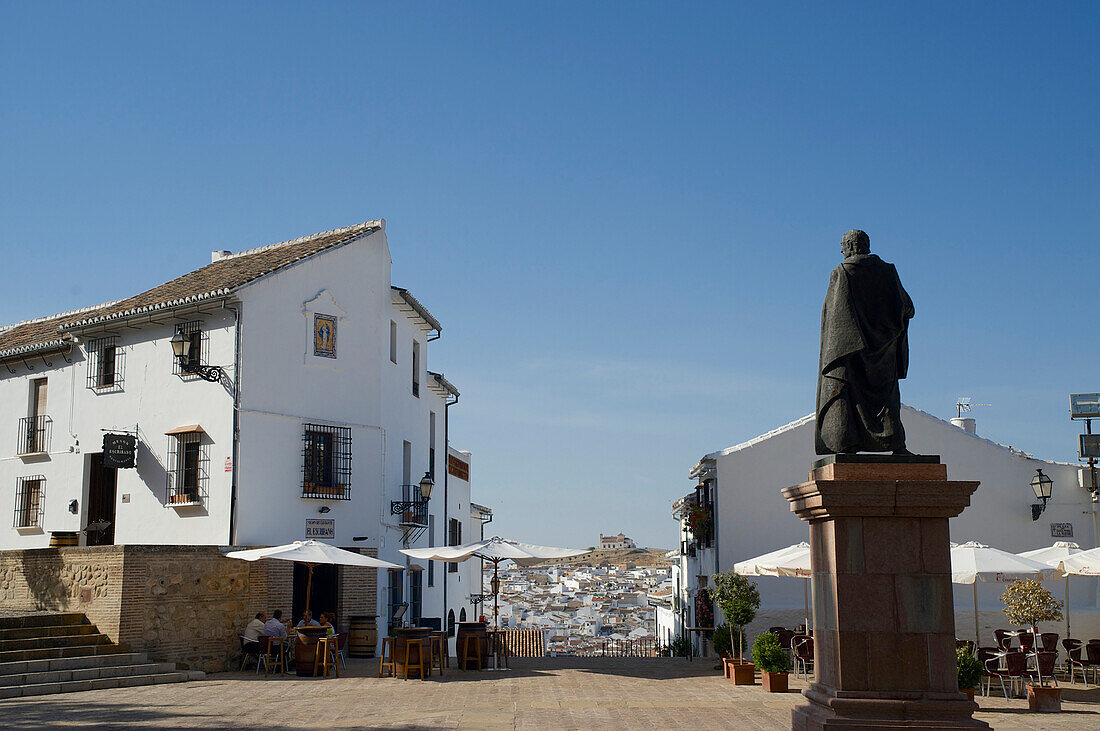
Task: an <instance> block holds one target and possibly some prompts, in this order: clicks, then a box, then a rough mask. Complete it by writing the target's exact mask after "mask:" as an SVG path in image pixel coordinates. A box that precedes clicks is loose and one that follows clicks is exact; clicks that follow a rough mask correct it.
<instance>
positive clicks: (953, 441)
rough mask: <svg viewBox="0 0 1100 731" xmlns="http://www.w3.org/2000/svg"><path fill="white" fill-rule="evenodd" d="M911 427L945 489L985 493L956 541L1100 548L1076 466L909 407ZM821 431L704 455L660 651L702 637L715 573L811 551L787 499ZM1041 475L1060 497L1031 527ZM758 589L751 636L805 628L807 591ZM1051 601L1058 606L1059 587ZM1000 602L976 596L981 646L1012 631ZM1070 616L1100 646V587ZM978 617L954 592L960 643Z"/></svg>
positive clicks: (685, 500) (796, 586)
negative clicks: (972, 486)
mask: <svg viewBox="0 0 1100 731" xmlns="http://www.w3.org/2000/svg"><path fill="white" fill-rule="evenodd" d="M903 418H904V422H905V431H906V436H907V442H908V447H909V449H910V450H911V451H913V452H916V453H918V454H937V455H940V456H941V459H942V461H943V463H944V464H946V465H947V473H948V479H951V480H979V481H980V482H981V485H980V486H979V487H978V489H977V491H976V492H975V493H974V495H973V497H972V498H971V504H970V507H969V508H967V509H966V510H964V511H963V512H962V514H961V515H960V516H959V517H957V518H953V519H952V520H951V522H950V528H951V540H952V541H955V542H958V543H963V542H965V541H971V540H977V541H980V542H982V543H985V544H987V545H990V546H993V547H995V548H1000V549H1002V550H1005V551H1010V552H1013V553H1018V552H1021V551H1026V550H1030V549H1033V548H1040V547H1043V546H1049V545H1051V544H1052V543H1054V542H1055V541H1057V540H1071V541H1075V542H1077V543H1078V544H1079V545H1080V546H1081V547H1082V548H1092V547H1094V546H1096V545H1097V505H1096V503H1095V502H1094V501H1093V499H1092V495H1091V493H1090V492H1089V490H1087V489H1083V488H1082V487H1081V486H1080V484H1081V483H1080V474H1079V473H1080V467H1079V466H1078V465H1076V464H1067V463H1061V462H1051V461H1047V460H1042V459H1036V458H1034V457H1032V456H1031V455H1029V454H1026V453H1024V452H1022V451H1020V450H1019V449H1016V448H1013V447H1008V446H1004V445H1001V444H997V443H996V442H992V441H990V440H988V439H983V438H982V437H980V436H978V435H977V434H976V433H974V431H975V430H974V421H973V420H972V419H969V418H966V419H955V420H952V421H946V420H943V419H939V418H937V417H935V416H932V415H931V414H929V413H926V412H924V411H920V410H918V409H914V408H911V407H908V406H903ZM953 422H955V423H953ZM813 430H814V417H813V415H812V414H811V415H809V416H806V417H803V418H802V419H799V420H797V421H794V422H791V423H790V424H787V425H785V426H782V427H780V428H778V429H775V430H774V431H771V432H768V433H767V434H764V435H762V436H759V437H756V438H755V439H752V440H749V441H747V442H744V443H743V444H738V445H736V446H733V447H729V448H728V449H723V450H721V451H718V452H713V453H711V454H707V455H706V456H704V457H703V458H702V459H701V460H700V461H699V462H698V464H696V465H695V467H693V468H692V470H691V472H690V476H691V478H692V479H694V480H696V482H697V484H696V487H695V489H694V490H693V491H692V492H691V493H688V494H687V495H685V496H684V497H682V498H680V499H678V500H676V501H675V502H674V504H673V517H674V518H675V519H676V521H677V525H678V530H679V539H680V541H679V545H680V548H679V550H678V551H677V552H675V553H674V554H672V555H671V556H670V561H671V562H672V563H673V583H674V587H675V593H674V596H675V597H676V598H675V599H674V600H673V601H672V602H671V604H672V605H673V606H669V607H663V608H660V609H659V610H658V613H657V614H658V635H659V636H660V637H661V638H662V641H667V640H666V638H667V637H669V636H673V637H675V636H678V635H680V634H681V633H682V632H683V631H684V628H686V627H692V626H695V621H696V619H695V607H694V604H695V597H696V596H697V594H698V590H699V588H700V587H701V586H706V584H707V581H708V578H709V577H710V576H711V575H712V574H713V573H714V572H716V571H726V570H729V569H731V568H732V567H733V565H734V564H735V563H737V562H738V561H743V560H745V559H749V558H752V557H753V556H758V555H760V554H763V553H766V552H768V551H772V550H775V549H778V548H783V547H786V546H789V545H792V544H795V543H798V542H800V541H806V540H808V537H809V530H808V527H807V525H806V523H804V522H803V521H801V520H800V519H799V518H798V517H797V516H795V515H794V514H792V513H791V512H790V506H789V504H788V503H787V500H786V499H785V498H784V497H783V495H782V494H781V492H780V491H781V490H782V488H784V487H788V486H791V485H796V484H798V483H801V482H805V481H806V479H807V473H808V472H809V468H810V464H811V462H812V461H813V460H814V459H816V458H817V457H816V455H814V439H813ZM1037 469H1042V471H1043V473H1044V474H1046V475H1049V476H1050V478H1051V479H1052V480H1053V481H1054V488H1053V495H1052V498H1051V500H1050V501H1049V503H1048V504H1047V506H1046V510H1045V511H1044V512H1043V513H1042V515H1041V516H1040V517H1039V519H1038V520H1032V508H1031V506H1032V504H1034V503H1036V499H1035V495H1034V493H1033V492H1032V489H1031V487H1030V483H1031V479H1032V478H1033V477H1035V475H1036V470H1037ZM708 513H709V514H710V516H711V518H710V519H709V520H708V519H707V517H706V516H707V514H708ZM700 516H701V517H700ZM691 520H696V521H699V523H698V524H699V525H700V526H701V528H702V529H701V530H700V532H699V534H698V535H697V534H695V533H693V532H692V531H691V530H690V529H689V526H688V523H689V521H691ZM708 523H709V526H708ZM753 581H755V582H756V584H757V586H758V588H759V590H760V595H761V600H762V603H761V609H760V612H759V613H758V615H757V619H756V621H755V622H754V623H753V626H752V628H751V632H750V635H752V634H756V633H757V632H759V631H763V630H764V629H766V628H767V627H769V626H772V625H784V626H788V627H794V626H797V625H799V624H802V621H803V619H802V618H803V616H804V614H805V611H804V602H805V594H804V581H803V580H801V579H793V578H770V577H760V578H754V579H753ZM1051 590H1052V591H1054V592H1055V595H1056V596H1058V597H1059V598H1061V597H1062V593H1061V592H1062V590H1063V587H1062V582H1061V581H1059V582H1058V585H1057V586H1053V585H1052V586H1051ZM1003 591H1004V586H1003V585H1000V584H995V583H989V584H980V585H979V587H978V593H979V619H980V622H981V632H982V637H983V642H988V643H991V641H992V630H993V629H994V628H996V627H1004V626H1007V620H1006V619H1005V617H1004V615H1003V614H1002V613H1001V612H1000V609H1001V608H1002V606H1003V605H1002V604H1001V603H1000V601H999V597H1000V594H1001V593H1002V592H1003ZM1070 605H1071V612H1072V620H1073V627H1074V628H1076V629H1074V631H1073V634H1074V636H1077V637H1086V638H1087V637H1094V636H1096V635H1097V634H1100V612H1097V607H1098V604H1097V581H1096V580H1095V579H1083V578H1077V579H1074V580H1073V581H1072V582H1071V597H1070ZM972 607H973V593H972V589H971V587H970V586H956V590H955V608H956V622H955V624H956V628H957V632H958V634H959V636H960V637H965V638H970V637H971V636H972V635H973V629H972V628H973V626H974V613H973V609H972ZM716 621H718V622H720V621H722V619H721V614H720V612H716ZM1059 627H1060V628H1059ZM1049 629H1050V631H1056V632H1058V631H1060V632H1062V633H1063V634H1064V630H1065V626H1064V623H1063V624H1061V625H1059V624H1058V623H1051V625H1050V628H1049ZM1078 629H1079V630H1080V633H1079V632H1078V631H1077V630H1078Z"/></svg>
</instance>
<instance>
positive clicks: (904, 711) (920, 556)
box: [783, 455, 988, 730]
mask: <svg viewBox="0 0 1100 731" xmlns="http://www.w3.org/2000/svg"><path fill="white" fill-rule="evenodd" d="M849 456H851V457H863V458H866V457H876V459H870V460H868V459H861V460H851V459H830V460H818V462H815V463H814V468H813V469H812V470H811V472H810V475H809V480H808V481H807V482H804V483H802V484H800V485H795V486H794V487H788V488H786V489H785V490H784V491H783V494H784V496H785V497H786V498H787V500H788V501H789V502H790V504H791V511H792V512H794V513H795V514H797V515H798V516H799V517H800V518H802V519H803V520H805V521H807V522H808V523H809V524H810V554H811V561H812V565H813V570H814V576H813V587H814V641H815V642H814V644H815V647H814V650H815V659H816V663H815V665H816V670H815V673H816V678H815V682H814V683H813V685H811V686H810V688H809V689H808V690H807V691H806V692H805V693H804V695H805V697H806V699H807V701H808V704H806V705H803V706H799V707H798V708H796V709H795V710H794V711H793V714H792V728H794V729H799V730H802V729H824V728H831V727H848V728H853V727H858V728H866V729H873V728H970V729H973V728H988V726H987V725H986V724H984V723H982V722H980V721H975V720H973V718H972V714H973V712H974V710H976V709H977V705H976V704H975V703H973V702H971V701H968V700H967V699H966V696H964V695H963V694H962V693H960V692H959V691H958V686H957V679H956V669H955V616H954V608H953V604H952V592H951V553H950V544H949V537H948V519H950V518H953V517H955V516H956V515H958V514H959V513H961V512H962V511H963V510H964V509H965V508H966V507H968V506H969V504H970V496H971V494H973V492H974V490H976V489H977V487H978V483H977V482H972V481H951V480H948V479H947V467H946V465H943V464H940V463H939V458H938V457H927V456H924V458H923V459H921V460H919V461H913V460H912V459H906V460H905V461H896V462H893V461H886V460H883V459H881V457H884V456H886V455H838V457H849ZM914 456H920V455H914ZM901 459H905V458H901ZM821 462H824V464H821Z"/></svg>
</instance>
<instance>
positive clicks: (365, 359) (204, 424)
mask: <svg viewBox="0 0 1100 731" xmlns="http://www.w3.org/2000/svg"><path fill="white" fill-rule="evenodd" d="M427 265H428V263H427V262H425V266H427ZM390 267H391V257H390V249H389V244H388V241H387V237H386V226H385V222H384V221H382V220H377V221H370V222H366V223H360V224H357V225H354V226H349V227H346V228H341V229H336V230H333V231H327V232H324V233H319V234H314V235H312V236H306V237H303V238H299V239H294V240H292V241H286V242H283V243H279V244H274V245H270V246H263V247H261V248H257V249H251V250H248V251H242V252H239V253H236V254H234V253H230V252H228V251H215V252H213V254H212V256H211V262H210V263H209V264H208V265H206V266H203V267H201V268H199V269H196V270H195V271H192V272H189V273H187V274H184V275H182V276H180V277H178V278H176V279H173V280H172V281H170V282H167V283H165V284H162V285H159V286H157V287H154V288H152V289H149V290H147V291H145V292H142V293H141V294H138V295H135V296H133V297H129V298H127V299H123V300H119V301H115V302H109V303H106V304H102V305H97V306H95V307H89V308H86V309H84V310H79V311H75V312H69V313H63V314H60V315H54V316H51V317H45V318H40V319H36V320H30V321H27V322H23V323H17V324H15V325H10V326H7V327H3V328H0V364H2V365H3V366H4V367H3V368H0V404H3V409H2V410H0V413H2V414H5V416H4V417H3V418H0V504H6V505H7V506H9V508H13V509H14V520H13V525H12V526H10V527H8V528H6V529H0V559H2V557H3V554H5V553H7V552H10V551H25V550H27V549H40V548H45V547H47V546H49V545H51V544H52V545H74V546H79V547H94V546H111V545H118V546H138V545H157V546H171V545H177V546H180V545H182V546H226V545H275V544H282V543H289V542H291V541H294V540H301V539H306V538H318V539H321V540H324V541H326V542H329V543H332V544H334V545H337V546H341V547H345V548H348V549H351V550H362V551H364V552H367V553H371V554H374V555H378V556H379V557H380V558H383V559H385V560H388V561H391V562H393V563H397V564H400V565H403V566H405V567H406V568H405V569H404V570H399V571H398V570H394V571H390V572H388V574H386V575H384V576H382V577H380V578H379V579H377V580H376V578H375V576H376V574H377V572H374V571H373V570H370V571H371V574H370V576H369V577H368V578H367V579H363V580H361V581H360V580H356V581H350V580H348V579H347V578H346V577H350V576H353V575H354V576H358V575H360V574H362V572H363V571H365V570H363V569H350V568H347V569H346V568H344V567H341V568H339V569H338V570H337V569H333V568H332V567H324V566H320V567H317V569H316V570H315V571H314V573H313V587H312V590H313V593H312V597H313V598H312V601H311V605H312V607H314V608H315V609H318V610H327V609H332V610H336V611H337V612H338V614H339V621H340V623H341V624H342V625H343V626H346V623H347V621H348V619H349V615H351V614H356V615H359V614H362V615H378V616H379V618H380V621H379V623H378V624H379V627H378V629H379V631H380V633H382V632H385V631H386V630H387V629H388V627H387V623H388V619H389V617H391V616H392V614H393V612H394V611H395V610H396V608H398V607H401V606H403V605H405V604H406V603H407V604H408V607H407V611H406V613H405V614H404V617H403V621H410V622H413V623H418V622H419V620H420V618H421V617H422V616H423V617H425V618H429V617H434V618H436V619H437V621H438V622H439V623H440V624H443V623H444V622H446V617H447V615H449V614H451V613H460V614H461V615H462V616H465V615H467V614H476V610H475V607H474V605H473V604H472V603H471V602H470V600H469V597H470V595H471V594H480V593H481V589H480V579H479V576H478V572H477V568H478V567H477V564H476V562H473V561H471V562H467V563H464V564H457V565H456V567H457V568H453V569H452V568H449V567H448V568H444V567H441V566H435V565H429V566H427V567H418V566H416V565H414V564H413V563H412V562H411V561H410V560H409V559H408V558H407V557H406V556H404V555H403V554H400V553H399V552H398V551H399V549H401V548H404V547H413V546H429V545H439V543H437V542H438V541H443V540H448V539H456V538H461V537H467V538H472V537H473V536H475V535H478V534H479V533H480V524H481V523H482V522H484V521H485V520H486V519H487V518H488V517H491V515H492V512H491V511H490V510H489V509H488V508H484V507H480V506H477V507H475V506H474V505H473V504H472V503H471V502H470V482H469V480H470V476H469V465H470V455H469V453H467V452H458V451H457V450H454V449H452V448H451V447H450V444H449V430H448V415H449V409H450V407H451V406H453V405H455V404H456V403H457V402H458V399H459V392H458V390H457V389H456V388H455V387H454V386H453V385H452V384H451V383H450V382H449V381H448V380H447V379H446V378H445V377H444V376H443V374H442V373H439V372H434V371H432V370H430V369H429V353H428V349H429V345H430V344H431V343H432V342H433V341H435V340H437V339H439V337H440V335H441V331H442V325H441V324H440V322H439V321H438V320H437V319H436V318H435V317H434V316H433V315H432V314H431V313H430V312H429V311H428V309H427V308H426V307H425V306H424V305H423V304H421V302H420V301H419V300H418V299H417V298H416V297H415V296H414V295H413V294H412V293H411V292H410V291H409V290H407V289H404V288H400V287H396V286H393V285H392V284H391V281H390ZM176 347H178V348H180V349H181V350H184V351H185V355H184V357H183V358H179V357H177V355H176V354H175V352H174V348H176ZM425 475H427V476H429V477H430V478H432V479H433V480H434V483H435V488H434V491H433V492H432V493H431V498H430V500H428V501H427V502H424V501H422V500H421V488H420V484H421V483H422V482H423V481H424V479H425ZM399 503H404V505H403V506H399V507H394V506H395V505H397V504H399ZM458 542H461V541H458ZM89 560H92V559H89ZM221 560H228V559H221ZM260 563H261V564H268V563H278V562H260ZM288 567H289V565H288ZM272 571H275V569H272ZM356 572H359V573H356ZM292 573H293V577H292V578H291V577H290V574H292ZM273 575H274V574H273ZM305 579H306V572H305V571H294V572H291V571H290V570H289V568H288V569H287V578H286V586H285V587H283V588H278V587H276V586H274V585H273V586H272V587H271V588H270V590H269V591H268V594H267V595H265V596H270V597H272V600H271V601H270V602H268V603H266V604H263V605H260V606H250V607H248V610H247V616H249V617H250V616H251V613H253V612H255V611H257V610H259V609H267V610H270V609H273V608H275V607H277V606H280V604H281V608H282V609H283V610H284V611H286V612H290V611H291V610H293V612H294V613H295V614H297V613H298V612H299V610H300V609H301V608H302V607H303V606H304V599H305ZM272 581H273V582H275V580H274V579H272ZM279 581H281V579H280V580H279ZM376 582H377V583H380V584H381V586H380V587H379V586H376ZM202 583H203V581H202V580H201V578H200V580H198V581H197V585H198V584H202ZM275 583H278V582H275ZM280 586H281V584H280ZM19 591H22V590H19ZM280 592H281V593H280ZM17 593H18V592H17ZM62 593H63V594H67V595H69V596H72V597H80V595H81V590H80V589H79V588H72V587H64V588H63V591H62ZM96 596H97V597H98V594H96ZM24 599H25V600H26V601H27V602H33V597H31V596H30V594H28V595H27V596H26V597H23V595H22V594H19V596H17V597H16V603H17V604H18V603H19V602H20V601H23V600H24ZM73 601H74V602H75V599H74V600H73ZM96 601H98V599H97V600H96ZM256 601H259V600H256ZM93 603H94V602H93ZM29 608H33V607H29ZM63 608H64V607H63ZM69 608H70V609H72V610H74V611H85V610H86V609H88V606H85V605H80V606H77V605H75V604H74V605H73V606H71V607H69ZM89 611H91V610H89ZM115 611H117V609H116V610H115ZM244 624H245V622H244V621H242V622H240V625H241V627H243V626H244ZM228 644H229V645H231V646H232V647H233V648H236V645H237V641H236V638H235V636H230V637H229V638H228ZM225 654H228V653H225Z"/></svg>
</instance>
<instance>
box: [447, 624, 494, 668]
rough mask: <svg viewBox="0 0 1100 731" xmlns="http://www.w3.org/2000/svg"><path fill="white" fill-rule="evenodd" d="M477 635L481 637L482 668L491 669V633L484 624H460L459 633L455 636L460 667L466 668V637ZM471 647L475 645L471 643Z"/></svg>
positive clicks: (456, 653)
mask: <svg viewBox="0 0 1100 731" xmlns="http://www.w3.org/2000/svg"><path fill="white" fill-rule="evenodd" d="M470 635H475V636H478V637H481V667H483V668H486V667H489V633H488V628H487V627H486V626H485V623H484V622H459V623H458V632H457V634H456V635H455V656H456V657H457V658H458V667H459V668H462V669H465V668H466V663H465V659H466V652H465V651H466V637H468V636H470ZM470 645H471V647H472V646H473V643H472V642H471V643H470Z"/></svg>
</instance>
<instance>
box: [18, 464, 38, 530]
mask: <svg viewBox="0 0 1100 731" xmlns="http://www.w3.org/2000/svg"><path fill="white" fill-rule="evenodd" d="M45 497H46V478H45V477H43V476H42V475H34V476H33V477H18V478H16V481H15V522H14V523H13V525H14V526H15V527H16V528H33V527H36V526H37V527H39V528H40V527H42V508H43V506H44V505H45Z"/></svg>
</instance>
